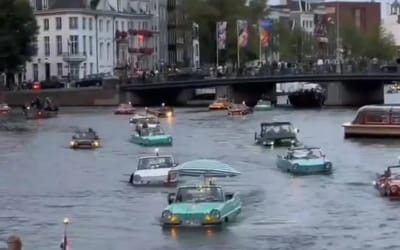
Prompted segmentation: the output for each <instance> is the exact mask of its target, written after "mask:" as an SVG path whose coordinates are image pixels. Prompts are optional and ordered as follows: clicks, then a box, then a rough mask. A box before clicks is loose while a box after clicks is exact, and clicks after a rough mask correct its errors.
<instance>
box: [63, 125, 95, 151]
mask: <svg viewBox="0 0 400 250" xmlns="http://www.w3.org/2000/svg"><path fill="white" fill-rule="evenodd" d="M69 146H70V148H72V149H95V148H99V147H100V146H101V145H100V138H99V137H98V136H97V133H96V132H95V131H93V130H92V129H89V130H88V131H77V132H76V133H75V135H73V136H72V139H71V141H70V142H69Z"/></svg>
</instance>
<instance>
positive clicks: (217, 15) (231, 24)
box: [184, 0, 267, 63]
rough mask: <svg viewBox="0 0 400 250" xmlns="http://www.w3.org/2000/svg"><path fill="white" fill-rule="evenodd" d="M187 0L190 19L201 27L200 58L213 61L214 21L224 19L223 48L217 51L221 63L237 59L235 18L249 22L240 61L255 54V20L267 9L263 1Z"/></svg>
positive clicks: (255, 56)
mask: <svg viewBox="0 0 400 250" xmlns="http://www.w3.org/2000/svg"><path fill="white" fill-rule="evenodd" d="M246 2H247V1H246V0H190V1H184V3H185V8H186V9H185V11H186V13H187V14H188V17H189V19H190V20H191V21H194V22H196V23H198V24H199V27H200V31H199V33H200V44H201V46H200V51H201V58H202V61H206V62H210V63H214V62H215V61H216V49H217V48H216V23H217V22H220V21H227V22H228V25H227V40H226V48H227V49H226V50H220V52H219V55H220V56H219V57H220V62H221V63H223V62H226V61H228V60H230V61H234V62H236V58H237V27H236V21H237V20H240V19H241V20H248V21H249V44H248V47H247V48H246V49H244V50H242V52H241V54H240V56H241V58H242V60H241V61H245V60H247V59H255V58H257V57H258V27H257V26H256V25H257V20H258V19H260V18H262V17H264V16H265V15H266V11H267V5H266V1H265V0H251V1H250V2H249V4H248V5H246Z"/></svg>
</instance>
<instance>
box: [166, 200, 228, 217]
mask: <svg viewBox="0 0 400 250" xmlns="http://www.w3.org/2000/svg"><path fill="white" fill-rule="evenodd" d="M223 205H224V202H199V203H176V204H172V205H170V206H168V208H167V209H168V210H169V211H170V212H171V213H173V214H207V213H210V212H211V211H212V210H213V209H218V210H221V209H222V207H223Z"/></svg>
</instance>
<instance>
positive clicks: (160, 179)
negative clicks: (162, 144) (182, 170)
mask: <svg viewBox="0 0 400 250" xmlns="http://www.w3.org/2000/svg"><path fill="white" fill-rule="evenodd" d="M155 151H156V155H155V156H144V157H140V158H139V162H138V165H137V168H136V170H135V172H133V173H132V174H131V176H130V179H129V182H130V183H131V184H133V185H134V186H176V184H177V183H178V176H177V175H176V173H171V172H170V171H171V170H172V169H173V168H174V167H176V166H177V165H178V164H176V163H175V161H174V158H173V157H172V156H171V155H159V153H158V149H156V150H155Z"/></svg>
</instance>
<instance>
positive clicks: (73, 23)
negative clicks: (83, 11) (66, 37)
mask: <svg viewBox="0 0 400 250" xmlns="http://www.w3.org/2000/svg"><path fill="white" fill-rule="evenodd" d="M69 29H71V30H76V29H78V18H77V17H70V18H69Z"/></svg>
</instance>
